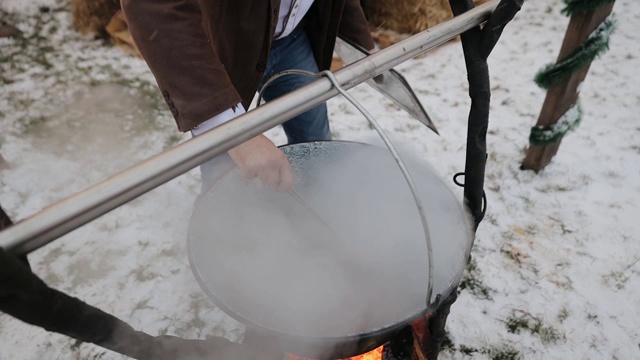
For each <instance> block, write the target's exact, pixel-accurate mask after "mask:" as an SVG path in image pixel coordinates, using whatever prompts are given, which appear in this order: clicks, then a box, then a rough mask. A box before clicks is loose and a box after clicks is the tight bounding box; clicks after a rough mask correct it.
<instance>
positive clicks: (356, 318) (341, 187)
mask: <svg viewBox="0 0 640 360" xmlns="http://www.w3.org/2000/svg"><path fill="white" fill-rule="evenodd" d="M284 150H285V152H286V153H287V155H288V156H289V159H290V162H291V164H292V167H293V168H294V172H295V174H296V177H297V182H296V187H295V191H296V192H297V193H298V194H300V196H301V197H302V198H304V199H305V201H306V202H307V204H308V205H309V206H311V207H312V208H313V209H314V210H315V212H316V213H317V214H319V215H320V216H321V217H322V218H323V219H324V221H325V222H326V223H327V224H328V225H329V226H330V227H331V228H332V229H331V230H329V229H327V227H326V226H325V225H323V224H322V223H321V222H319V221H318V220H317V219H316V218H315V217H314V216H312V215H311V214H310V213H309V211H307V210H306V209H305V208H304V206H301V204H300V203H299V202H298V201H297V200H296V199H295V198H294V197H292V196H291V195H290V194H287V193H284V194H282V193H275V192H272V191H270V190H268V189H261V190H260V189H258V188H257V187H256V186H255V185H253V184H252V183H247V182H246V181H244V180H243V179H242V176H241V175H240V174H239V173H236V172H232V173H229V174H228V175H226V176H225V177H223V178H222V179H221V180H220V181H219V182H217V183H215V184H214V185H213V186H212V187H211V188H210V189H209V190H208V191H207V192H205V193H204V194H203V195H202V196H201V198H200V199H199V201H198V203H197V204H196V207H195V210H194V214H193V218H192V222H191V227H190V235H189V252H190V257H191V264H192V267H193V270H194V273H195V274H196V277H197V278H198V280H199V282H200V284H201V286H202V288H203V289H204V290H205V292H207V293H208V295H209V296H210V297H211V298H212V299H213V300H214V302H216V303H217V304H218V305H219V306H220V307H222V308H223V310H225V311H227V312H228V313H229V314H230V315H232V316H235V317H236V318H238V319H239V320H240V321H241V322H244V323H245V324H247V325H248V326H256V327H259V328H263V329H267V330H272V331H276V332H279V333H283V334H290V335H295V336H301V337H316V338H317V337H329V338H332V337H345V336H349V335H358V334H362V333H367V332H372V331H375V330H378V329H381V328H385V327H387V326H390V325H393V324H396V323H398V322H401V321H405V320H407V319H409V318H411V317H412V316H416V315H418V314H420V313H421V312H422V311H424V309H425V307H426V298H425V297H426V291H427V282H428V264H427V253H426V251H427V250H426V242H425V241H426V240H425V239H424V232H423V230H422V227H421V226H422V225H421V223H420V218H419V215H418V212H417V208H416V205H415V202H414V200H413V198H412V196H411V192H410V191H409V189H408V187H407V185H406V182H405V180H404V178H403V176H402V174H401V172H400V171H399V169H398V168H397V165H396V164H395V162H394V160H393V158H392V157H391V156H390V155H389V154H388V152H386V151H385V150H384V149H380V148H377V147H373V146H369V145H363V144H357V143H347V142H322V143H308V144H298V145H293V146H289V147H285V149H284ZM405 160H406V159H405ZM407 163H408V168H409V171H410V172H411V174H412V176H413V178H414V181H415V182H416V185H417V187H418V191H419V194H420V197H421V199H422V201H423V204H424V206H425V212H426V216H427V220H428V222H429V227H430V234H431V239H432V242H433V248H434V268H435V273H434V297H435V296H436V295H437V294H439V293H443V292H446V291H448V290H450V287H451V285H452V284H455V283H457V281H458V279H459V276H460V275H461V273H462V270H463V269H464V264H465V263H466V259H467V256H468V251H469V247H470V241H471V236H470V234H471V233H470V229H469V225H468V221H467V219H466V215H465V212H464V211H463V210H462V206H461V205H460V204H459V201H458V200H457V199H456V198H455V196H454V195H453V193H452V192H451V191H450V190H449V189H448V188H447V186H446V185H445V184H444V183H443V182H442V181H441V180H440V179H439V178H438V177H437V176H436V175H435V174H434V173H433V171H431V170H430V169H429V168H428V167H426V166H425V165H423V164H420V163H419V162H417V161H407ZM335 234H337V236H336V235H335Z"/></svg>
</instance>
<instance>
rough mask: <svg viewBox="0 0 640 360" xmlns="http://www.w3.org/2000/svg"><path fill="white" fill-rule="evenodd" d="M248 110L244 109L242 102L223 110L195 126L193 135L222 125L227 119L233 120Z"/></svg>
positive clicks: (192, 130) (192, 131)
mask: <svg viewBox="0 0 640 360" xmlns="http://www.w3.org/2000/svg"><path fill="white" fill-rule="evenodd" d="M245 112H246V111H245V110H244V107H242V104H237V105H236V106H234V107H233V108H231V109H228V110H225V111H223V112H221V113H220V114H218V115H216V116H214V117H212V118H211V119H209V120H206V121H205V122H203V123H201V124H200V125H198V126H196V127H194V128H193V129H191V134H192V135H193V136H198V135H200V134H202V133H205V132H207V131H209V130H211V129H213V128H214V127H216V126H218V125H222V124H224V123H226V122H227V121H230V120H233V119H235V118H237V117H238V116H240V115H242V114H244V113H245Z"/></svg>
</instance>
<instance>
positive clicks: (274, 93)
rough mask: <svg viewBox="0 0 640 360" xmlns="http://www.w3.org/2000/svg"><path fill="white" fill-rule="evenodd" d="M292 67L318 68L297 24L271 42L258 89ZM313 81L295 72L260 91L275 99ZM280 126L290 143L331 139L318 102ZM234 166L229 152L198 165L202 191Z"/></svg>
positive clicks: (304, 34) (327, 122) (327, 123)
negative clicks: (284, 34)
mask: <svg viewBox="0 0 640 360" xmlns="http://www.w3.org/2000/svg"><path fill="white" fill-rule="evenodd" d="M291 69H298V70H306V71H310V72H313V73H317V72H318V71H319V70H318V64H317V63H316V60H315V57H314V56H313V50H312V49H311V44H310V43H309V38H308V37H307V33H306V32H305V31H304V29H303V28H302V27H298V28H297V29H296V30H294V31H293V32H292V33H291V34H290V35H289V36H287V37H285V38H282V39H279V40H276V41H274V42H273V44H272V45H271V52H270V54H269V61H268V63H267V69H266V70H265V73H264V75H263V77H262V81H261V82H260V85H259V87H258V89H259V90H261V89H262V87H263V85H264V84H265V83H266V82H267V81H268V80H269V79H270V78H271V77H272V76H273V75H275V74H277V73H279V72H281V71H284V70H291ZM314 80H315V78H313V77H309V76H305V75H298V74H293V75H286V76H283V77H281V78H279V79H277V80H274V81H273V82H271V83H270V84H269V86H267V88H266V89H265V91H264V93H263V96H264V99H265V100H267V101H269V100H272V99H275V98H277V97H279V96H282V95H285V94H287V93H289V92H291V91H293V90H295V89H297V88H299V87H302V86H304V85H306V84H308V83H310V82H312V81H314ZM282 127H283V128H284V132H285V134H286V135H287V141H288V142H289V144H295V143H300V142H307V141H314V140H331V130H330V129H329V118H328V116H327V105H326V104H322V105H318V106H316V107H315V108H313V109H311V110H308V111H307V112H305V113H302V114H300V115H298V116H296V117H294V118H292V119H291V120H289V121H287V122H285V123H284V124H282ZM234 167H235V164H234V163H233V161H232V160H231V158H230V157H229V155H228V154H222V155H220V156H217V157H215V158H213V159H211V160H209V161H207V162H205V163H203V164H202V165H200V172H201V175H202V190H203V191H204V190H205V189H206V188H208V186H209V185H210V184H212V183H213V182H215V181H216V180H217V179H218V178H220V177H221V176H223V175H224V174H226V173H227V172H228V171H229V170H231V169H233V168H234Z"/></svg>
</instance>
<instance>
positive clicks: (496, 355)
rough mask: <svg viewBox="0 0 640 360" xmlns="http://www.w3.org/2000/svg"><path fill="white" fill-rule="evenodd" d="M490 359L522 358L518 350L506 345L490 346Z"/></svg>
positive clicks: (512, 359)
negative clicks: (501, 346)
mask: <svg viewBox="0 0 640 360" xmlns="http://www.w3.org/2000/svg"><path fill="white" fill-rule="evenodd" d="M487 355H489V358H490V359H491V360H519V359H522V354H520V351H518V350H516V349H514V348H512V347H511V346H506V347H504V348H492V349H490V350H489V352H488V354H487Z"/></svg>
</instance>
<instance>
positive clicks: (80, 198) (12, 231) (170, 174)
mask: <svg viewBox="0 0 640 360" xmlns="http://www.w3.org/2000/svg"><path fill="white" fill-rule="evenodd" d="M498 2H499V0H492V1H490V2H487V3H485V4H483V5H481V6H478V7H476V8H474V9H472V10H470V11H468V12H466V13H464V14H462V15H459V16H456V17H454V18H453V19H451V20H448V21H446V22H444V23H441V24H439V25H437V26H434V27H433V28H431V29H428V30H425V31H423V32H421V33H419V34H416V35H414V36H411V37H409V38H408V39H406V40H403V41H401V42H399V43H397V44H394V45H392V46H390V47H388V48H386V49H383V50H381V51H379V52H377V53H375V54H373V55H371V56H368V57H366V58H365V59H362V60H360V61H357V62H355V63H353V64H351V65H349V66H346V67H345V68H343V69H340V70H338V71H337V72H336V73H335V77H336V79H337V80H338V81H339V83H340V84H341V85H342V87H343V88H345V89H350V88H352V87H354V86H356V85H358V84H360V83H362V82H364V81H366V80H367V79H370V78H372V77H374V76H376V75H378V74H380V73H381V72H384V71H387V70H389V69H391V68H392V67H394V66H396V65H398V64H400V63H402V62H404V61H407V60H409V59H411V58H413V57H415V56H416V55H419V54H421V53H423V52H425V51H428V50H431V49H433V48H435V47H437V46H438V45H441V44H442V43H444V42H446V41H449V40H451V39H452V38H454V37H455V36H457V35H458V34H461V33H463V32H465V31H467V30H469V29H471V28H473V27H475V26H477V25H480V24H481V23H483V22H484V21H486V20H487V19H488V18H489V16H490V15H491V13H492V12H493V11H494V9H495V8H496V6H497V5H498ZM338 94H339V93H338V91H337V90H336V89H335V88H333V86H332V85H331V82H330V81H329V80H328V79H326V78H320V79H318V80H316V81H314V82H312V83H310V84H309V85H307V86H305V87H302V88H300V89H298V90H296V91H294V92H292V93H290V94H288V95H286V96H283V97H281V98H278V99H276V100H273V101H271V102H269V103H268V104H265V105H263V106H260V107H258V108H256V109H255V110H253V111H249V112H247V113H246V114H245V115H243V116H241V117H239V118H237V119H236V120H233V121H230V122H228V123H226V124H224V125H222V126H219V127H217V128H215V129H213V130H211V131H209V132H207V133H205V134H203V135H200V136H198V137H196V138H193V139H190V140H188V141H185V142H184V143H182V144H180V145H178V146H176V147H174V148H172V149H169V150H166V151H164V152H162V153H160V154H158V155H155V156H153V157H151V158H149V159H147V160H144V161H142V162H141V163H139V164H137V165H134V166H132V167H130V168H128V169H126V170H124V171H122V172H120V173H118V174H116V175H114V176H112V177H110V178H108V179H106V180H104V181H102V182H100V183H98V184H96V185H93V186H91V187H89V188H87V189H85V190H83V191H81V192H79V193H77V194H75V195H73V196H70V197H68V198H66V199H64V200H62V201H60V202H58V203H55V204H53V205H51V206H49V207H47V208H45V209H43V210H41V211H40V212H38V213H36V214H34V215H32V216H30V217H29V218H27V219H24V220H23V221H21V222H19V223H17V224H15V225H14V226H12V227H11V228H9V229H6V230H4V231H2V232H0V247H2V248H4V249H6V250H9V251H12V252H14V253H18V254H26V253H29V252H31V251H34V250H36V249H38V248H40V247H42V246H44V245H46V244H47V243H49V242H51V241H53V240H55V239H57V238H58V237H60V236H62V235H64V234H66V233H68V232H70V231H72V230H74V229H76V228H78V227H80V226H82V225H84V224H86V223H88V222H90V221H92V220H94V219H96V218H98V217H99V216H101V215H103V214H105V213H107V212H109V211H111V210H113V209H115V208H116V207H118V206H120V205H123V204H125V203H127V202H129V201H131V200H133V199H135V198H136V197H138V196H140V195H142V194H144V193H146V192H148V191H150V190H152V189H154V188H156V187H157V186H159V185H162V184H164V183H165V182H168V181H169V180H171V179H173V178H175V177H177V176H179V175H181V174H183V173H185V172H187V171H189V170H191V169H193V168H194V167H196V166H198V165H200V164H201V163H203V162H205V161H207V160H209V159H211V158H213V157H215V156H217V155H220V154H222V153H224V152H225V151H227V150H229V149H231V148H233V147H234V146H236V145H238V144H240V143H242V142H244V141H246V140H249V139H251V138H253V137H254V136H257V135H259V134H261V133H263V132H264V131H267V130H269V129H271V128H273V127H275V126H277V125H279V124H281V123H283V122H285V121H287V120H289V119H291V118H292V117H294V116H296V115H298V114H301V113H303V112H305V111H307V110H309V109H311V108H313V107H315V106H317V105H319V104H321V103H323V102H325V101H327V100H329V99H331V98H332V97H334V96H336V95H338Z"/></svg>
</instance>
